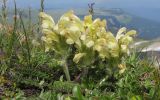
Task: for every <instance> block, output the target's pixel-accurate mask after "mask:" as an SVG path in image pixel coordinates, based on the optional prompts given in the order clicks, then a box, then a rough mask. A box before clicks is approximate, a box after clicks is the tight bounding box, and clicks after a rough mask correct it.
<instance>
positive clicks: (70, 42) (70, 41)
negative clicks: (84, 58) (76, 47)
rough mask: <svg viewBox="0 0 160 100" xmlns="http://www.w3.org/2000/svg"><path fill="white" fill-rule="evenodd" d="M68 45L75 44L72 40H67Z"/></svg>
mask: <svg viewBox="0 0 160 100" xmlns="http://www.w3.org/2000/svg"><path fill="white" fill-rule="evenodd" d="M66 43H67V44H74V41H73V40H72V39H67V40H66Z"/></svg>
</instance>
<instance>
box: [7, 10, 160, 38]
mask: <svg viewBox="0 0 160 100" xmlns="http://www.w3.org/2000/svg"><path fill="white" fill-rule="evenodd" d="M22 11H23V17H24V19H27V18H28V10H27V9H24V10H22ZM74 11H75V13H76V15H78V16H79V17H80V18H81V19H83V17H84V16H85V15H87V14H88V10H87V9H74ZM46 12H47V13H49V14H50V15H52V16H53V18H54V20H55V21H57V20H58V19H59V17H60V16H61V15H62V14H63V13H65V12H67V10H65V9H48V10H46ZM8 15H9V19H12V16H13V15H14V13H13V10H9V14H8ZM31 15H32V20H33V22H36V21H37V19H38V10H35V9H34V10H32V13H31ZM93 18H101V19H107V22H108V23H107V24H108V26H109V27H108V28H109V29H110V30H111V31H112V32H114V33H116V32H117V30H118V29H119V28H120V27H127V28H129V29H135V30H137V31H138V33H139V34H138V38H142V39H155V38H158V37H160V22H156V21H152V20H148V19H144V18H141V17H137V16H135V15H132V14H130V13H127V12H125V11H124V10H122V9H119V8H113V9H95V10H94V16H93Z"/></svg>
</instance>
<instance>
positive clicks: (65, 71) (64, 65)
mask: <svg viewBox="0 0 160 100" xmlns="http://www.w3.org/2000/svg"><path fill="white" fill-rule="evenodd" d="M63 71H64V73H65V76H66V78H67V81H71V78H70V74H69V70H68V65H67V63H66V62H65V63H64V64H63Z"/></svg>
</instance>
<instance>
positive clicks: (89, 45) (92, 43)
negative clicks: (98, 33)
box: [86, 40, 94, 48]
mask: <svg viewBox="0 0 160 100" xmlns="http://www.w3.org/2000/svg"><path fill="white" fill-rule="evenodd" d="M93 45H94V41H92V40H91V41H89V42H88V43H87V44H86V46H87V47H88V48H91V47H92V46H93Z"/></svg>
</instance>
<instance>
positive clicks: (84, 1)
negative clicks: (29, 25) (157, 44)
mask: <svg viewBox="0 0 160 100" xmlns="http://www.w3.org/2000/svg"><path fill="white" fill-rule="evenodd" d="M92 2H95V6H94V8H101V9H107V8H121V9H123V10H125V11H126V12H128V13H131V14H133V15H136V16H139V17H143V18H147V19H151V20H154V21H158V22H160V19H159V18H160V13H159V12H160V6H159V4H160V0H79V1H78V0H77V1H75V0H67V2H66V1H64V0H45V9H66V10H70V9H76V8H86V9H87V8H88V3H92ZM16 3H17V7H18V8H28V7H31V8H32V9H39V8H40V0H16ZM8 6H9V7H10V8H13V7H14V4H13V0H8Z"/></svg>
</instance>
